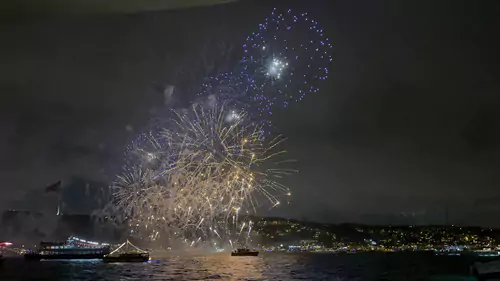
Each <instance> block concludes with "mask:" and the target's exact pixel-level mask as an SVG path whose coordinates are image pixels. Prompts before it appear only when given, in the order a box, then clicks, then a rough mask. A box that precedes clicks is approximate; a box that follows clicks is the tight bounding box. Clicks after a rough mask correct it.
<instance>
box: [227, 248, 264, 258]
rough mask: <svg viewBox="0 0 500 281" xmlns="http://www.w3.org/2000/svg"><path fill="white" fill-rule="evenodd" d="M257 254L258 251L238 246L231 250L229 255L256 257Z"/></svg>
mask: <svg viewBox="0 0 500 281" xmlns="http://www.w3.org/2000/svg"><path fill="white" fill-rule="evenodd" d="M258 255H259V252H258V251H250V249H247V248H240V249H237V250H235V251H232V252H231V256H233V257H234V256H236V257H249V256H251V257H256V256H258Z"/></svg>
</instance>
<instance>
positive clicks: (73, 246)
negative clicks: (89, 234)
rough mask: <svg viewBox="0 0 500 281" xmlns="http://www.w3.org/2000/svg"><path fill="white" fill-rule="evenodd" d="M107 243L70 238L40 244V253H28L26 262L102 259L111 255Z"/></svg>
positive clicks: (25, 256)
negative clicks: (64, 240)
mask: <svg viewBox="0 0 500 281" xmlns="http://www.w3.org/2000/svg"><path fill="white" fill-rule="evenodd" d="M109 252H110V246H109V244H107V243H98V242H93V241H87V240H85V239H80V238H77V237H73V236H72V237H69V238H68V240H67V241H66V242H40V247H39V250H38V251H28V252H27V253H26V254H25V255H24V258H25V259H26V260H51V259H102V258H103V257H104V255H106V254H109Z"/></svg>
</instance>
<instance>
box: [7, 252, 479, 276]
mask: <svg viewBox="0 0 500 281" xmlns="http://www.w3.org/2000/svg"><path fill="white" fill-rule="evenodd" d="M472 261H473V259H472V258H470V257H455V256H452V257H447V256H433V255H432V254H422V253H387V254H384V253H359V254H353V255H335V254H315V253H295V254H294V253H261V255H260V256H259V257H231V256H229V255H228V254H215V255H206V256H198V257H175V258H168V259H164V260H154V261H152V262H149V263H116V264H106V263H103V262H101V261H99V260H91V261H88V260H87V261H41V262H25V261H24V260H23V259H21V258H13V259H8V260H6V261H5V262H4V263H3V264H2V265H1V266H0V280H2V281H4V280H6V281H10V280H16V281H17V280H23V281H24V280H37V281H38V280H56V281H57V280H82V281H83V280H84V281H89V280H143V281H145V280H426V279H428V278H429V277H430V276H435V275H441V274H444V275H463V276H465V275H468V272H469V265H470V264H471V262H472Z"/></svg>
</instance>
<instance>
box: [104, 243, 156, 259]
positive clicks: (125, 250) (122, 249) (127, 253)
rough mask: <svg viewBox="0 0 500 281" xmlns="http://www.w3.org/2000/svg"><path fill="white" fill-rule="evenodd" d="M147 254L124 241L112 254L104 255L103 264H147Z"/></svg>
mask: <svg viewBox="0 0 500 281" xmlns="http://www.w3.org/2000/svg"><path fill="white" fill-rule="evenodd" d="M149 259H150V257H149V253H148V252H147V251H145V250H142V249H139V248H138V247H136V246H134V245H133V244H132V243H130V241H128V240H127V241H125V242H124V243H123V244H121V245H120V246H119V247H118V248H116V249H115V250H114V251H113V252H111V253H109V254H108V255H105V256H104V258H103V261H104V262H147V261H149Z"/></svg>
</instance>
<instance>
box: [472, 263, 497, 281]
mask: <svg viewBox="0 0 500 281" xmlns="http://www.w3.org/2000/svg"><path fill="white" fill-rule="evenodd" d="M470 270H471V274H472V275H473V276H474V277H476V278H477V279H478V280H490V279H495V280H497V279H500V260H493V261H490V262H475V263H474V264H473V265H472V266H471V268H470Z"/></svg>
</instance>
